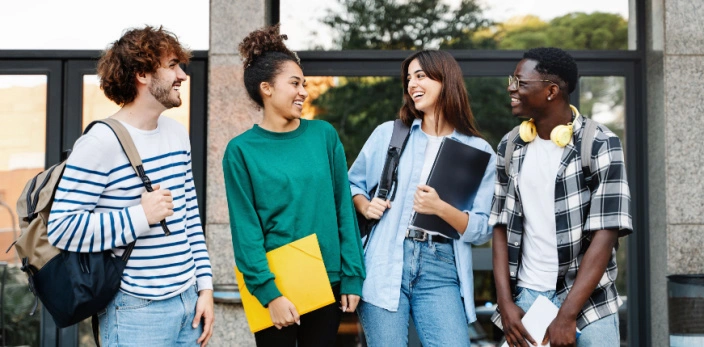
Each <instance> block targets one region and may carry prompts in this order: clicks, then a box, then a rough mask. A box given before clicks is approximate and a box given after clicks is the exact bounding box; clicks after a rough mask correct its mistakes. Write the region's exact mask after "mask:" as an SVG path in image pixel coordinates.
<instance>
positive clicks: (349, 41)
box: [323, 0, 490, 50]
mask: <svg viewBox="0 0 704 347" xmlns="http://www.w3.org/2000/svg"><path fill="white" fill-rule="evenodd" d="M340 3H341V5H342V7H343V8H344V12H342V13H336V12H329V13H328V17H327V18H325V19H323V23H325V24H327V25H328V26H330V27H331V28H332V29H333V31H334V32H335V33H336V34H337V37H336V39H335V43H336V44H337V45H338V47H339V48H340V49H343V50H344V49H410V50H417V49H425V48H439V47H440V46H441V44H442V43H443V42H457V41H456V38H460V37H465V38H469V37H471V34H472V33H473V32H474V31H475V30H477V29H479V28H483V27H485V26H487V25H488V24H490V22H489V21H487V20H485V19H482V18H481V17H480V16H479V15H480V13H481V9H480V8H479V6H478V5H477V4H476V2H475V0H462V1H461V2H460V4H459V7H458V8H457V9H454V10H452V9H451V8H450V6H449V5H447V4H445V3H444V2H442V1H439V0H409V1H403V2H401V1H395V0H340ZM471 42H472V41H471V40H461V44H462V45H464V47H462V48H471V47H469V46H471ZM457 45H458V43H455V46H457ZM457 48H459V47H457Z"/></svg>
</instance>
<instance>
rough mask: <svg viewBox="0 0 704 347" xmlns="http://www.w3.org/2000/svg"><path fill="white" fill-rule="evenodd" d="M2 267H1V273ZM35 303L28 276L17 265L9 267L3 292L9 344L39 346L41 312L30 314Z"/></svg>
mask: <svg viewBox="0 0 704 347" xmlns="http://www.w3.org/2000/svg"><path fill="white" fill-rule="evenodd" d="M1 272H2V268H0V273H1ZM33 305H34V295H32V293H31V292H30V291H29V287H28V285H27V276H25V274H24V273H23V272H21V271H20V270H19V268H17V267H16V266H8V267H7V277H6V281H5V289H4V293H3V306H4V315H3V321H4V323H5V333H6V334H7V337H6V339H5V340H6V342H7V344H8V345H9V346H18V345H28V346H39V312H41V306H38V307H37V312H36V313H35V314H34V315H33V316H30V315H29V313H30V312H31V310H32V306H33Z"/></svg>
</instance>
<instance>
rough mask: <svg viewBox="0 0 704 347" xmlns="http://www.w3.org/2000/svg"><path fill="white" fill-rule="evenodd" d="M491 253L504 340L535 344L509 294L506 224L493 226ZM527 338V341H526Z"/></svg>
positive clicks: (521, 314) (521, 346)
mask: <svg viewBox="0 0 704 347" xmlns="http://www.w3.org/2000/svg"><path fill="white" fill-rule="evenodd" d="M492 254H493V262H494V281H495V282H496V296H497V297H498V304H499V307H500V308H501V323H502V324H503V326H504V334H505V336H506V342H507V343H508V345H509V346H511V347H513V346H520V347H528V346H530V345H529V344H528V342H530V344H532V345H533V346H537V343H536V342H535V340H534V339H533V337H531V336H530V334H528V331H526V328H525V327H524V326H523V323H522V322H521V318H523V315H525V312H523V310H522V309H521V308H520V307H518V306H516V304H515V303H514V302H513V296H512V295H511V282H510V277H509V271H508V242H507V235H506V226H505V225H497V226H495V227H494V236H493V241H492ZM526 340H527V341H526Z"/></svg>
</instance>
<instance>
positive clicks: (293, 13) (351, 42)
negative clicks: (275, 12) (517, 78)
mask: <svg viewBox="0 0 704 347" xmlns="http://www.w3.org/2000/svg"><path fill="white" fill-rule="evenodd" d="M631 2H632V1H629V0H592V1H562V0H534V1H526V0H437V1H429V0H380V1H366V0H333V1H328V0H310V1H307V2H306V6H300V5H301V1H300V0H281V1H280V13H281V31H282V33H285V34H287V35H288V37H289V39H290V41H289V43H288V45H289V47H290V48H292V49H294V50H347V49H374V50H378V49H424V48H429V49H437V48H445V49H500V50H525V49H528V48H534V47H541V46H554V47H560V48H563V49H570V50H605V49H608V50H626V49H635V42H634V41H633V42H629V37H631V38H635V33H629V26H630V27H631V28H635V25H633V23H629V18H630V17H632V16H629V14H631V13H635V9H634V8H631V7H629V4H630V3H631ZM631 21H633V20H632V19H631ZM629 24H630V25H629ZM633 40H634V39H633Z"/></svg>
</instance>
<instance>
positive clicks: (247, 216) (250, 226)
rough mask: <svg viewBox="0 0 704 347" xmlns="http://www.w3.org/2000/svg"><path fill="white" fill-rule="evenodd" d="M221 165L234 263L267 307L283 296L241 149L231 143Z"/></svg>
mask: <svg viewBox="0 0 704 347" xmlns="http://www.w3.org/2000/svg"><path fill="white" fill-rule="evenodd" d="M222 166H223V172H224V174H225V191H226V194H227V206H228V209H229V215H230V229H231V232H232V247H233V249H234V251H235V264H236V265H237V268H238V269H239V270H240V272H242V275H243V277H244V282H245V285H246V286H247V290H249V292H250V293H252V295H254V297H256V298H257V300H259V302H260V303H261V304H262V305H263V306H266V305H268V304H269V302H271V301H272V300H274V299H276V298H277V297H279V296H281V292H280V291H279V289H278V288H277V287H276V284H275V283H274V274H273V273H272V272H271V271H270V270H269V262H268V261H267V259H266V250H265V248H264V233H263V230H262V226H261V223H260V222H259V218H258V216H257V211H256V210H255V208H254V197H253V195H254V192H253V188H252V180H251V177H250V173H249V171H248V170H247V167H246V165H245V162H244V158H243V156H242V153H241V152H240V150H239V148H237V147H236V146H232V145H230V146H228V148H227V150H226V151H225V156H224V158H223V161H222ZM239 285H240V286H242V283H240V284H239Z"/></svg>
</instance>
